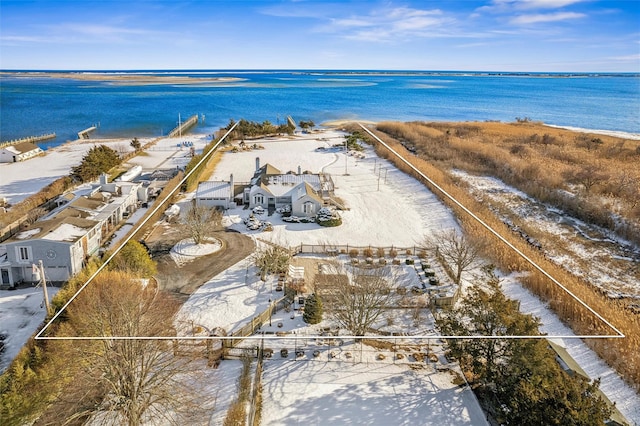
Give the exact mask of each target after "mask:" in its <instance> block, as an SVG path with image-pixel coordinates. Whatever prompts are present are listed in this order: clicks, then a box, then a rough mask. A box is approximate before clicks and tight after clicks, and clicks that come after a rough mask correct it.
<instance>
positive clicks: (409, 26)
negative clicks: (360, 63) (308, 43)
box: [320, 7, 455, 41]
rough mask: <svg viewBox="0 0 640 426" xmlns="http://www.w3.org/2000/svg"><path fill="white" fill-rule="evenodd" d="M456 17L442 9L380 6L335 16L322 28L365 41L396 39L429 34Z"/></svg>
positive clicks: (450, 22)
mask: <svg viewBox="0 0 640 426" xmlns="http://www.w3.org/2000/svg"><path fill="white" fill-rule="evenodd" d="M454 22H455V20H454V19H453V18H451V17H448V16H445V14H444V13H443V12H442V11H441V10H439V9H433V10H421V9H413V8H408V7H397V8H392V9H380V10H375V11H372V12H370V13H369V14H367V15H358V16H350V17H347V18H344V19H333V20H330V21H329V24H328V25H325V26H322V27H321V28H320V31H322V32H333V33H337V34H339V35H341V36H343V37H345V38H348V39H354V40H361V41H392V40H395V39H404V38H407V37H420V36H422V37H427V36H430V35H432V34H433V31H434V30H435V29H441V28H443V27H445V26H446V25H451V24H453V23H454Z"/></svg>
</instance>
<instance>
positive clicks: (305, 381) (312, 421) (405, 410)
mask: <svg viewBox="0 0 640 426" xmlns="http://www.w3.org/2000/svg"><path fill="white" fill-rule="evenodd" d="M276 356H277V357H279V355H274V357H276ZM290 358H292V357H290ZM452 378H453V376H452V375H451V374H450V373H448V372H434V371H433V370H432V369H431V367H430V366H426V367H425V366H424V365H421V366H419V367H418V368H415V367H414V368H413V369H412V368H410V367H408V366H407V365H400V364H398V365H394V364H390V363H380V362H377V361H375V360H372V361H370V362H364V363H350V362H345V361H330V362H325V361H295V360H293V359H287V360H273V361H271V360H269V361H266V362H265V367H264V373H263V398H264V401H263V405H262V422H263V424H268V425H298V424H303V425H330V424H343V425H345V424H358V425H380V426H383V425H384V426H386V425H443V426H445V425H452V426H453V425H456V426H457V425H474V426H475V425H483V424H487V422H486V421H485V417H484V415H483V413H482V411H481V410H480V407H479V406H478V404H477V402H476V400H475V396H474V395H473V392H472V391H471V390H470V389H469V388H466V387H464V388H461V387H458V386H456V385H454V384H453V383H452Z"/></svg>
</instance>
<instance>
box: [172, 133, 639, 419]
mask: <svg viewBox="0 0 640 426" xmlns="http://www.w3.org/2000/svg"><path fill="white" fill-rule="evenodd" d="M323 136H325V137H324V138H322V139H323V140H318V139H314V138H307V139H308V140H306V141H302V140H295V141H265V142H260V143H261V144H262V145H263V146H264V147H265V149H264V150H255V151H251V152H238V153H225V154H224V157H223V160H222V161H221V162H220V163H219V164H218V166H217V168H216V170H215V172H214V176H212V178H211V180H227V179H228V176H229V175H230V174H231V173H233V174H234V178H235V181H236V182H241V181H248V180H249V178H250V177H251V175H252V174H253V171H254V170H255V159H256V157H259V158H260V164H261V165H264V164H265V163H267V162H268V163H270V164H271V165H273V166H275V167H276V168H279V169H280V170H281V171H283V172H286V171H288V170H296V169H297V167H298V165H300V167H301V168H302V170H307V169H308V170H311V171H313V172H318V171H321V170H322V171H325V172H327V173H331V174H332V177H333V179H334V182H335V183H336V187H337V188H336V195H337V196H338V197H340V198H341V199H343V200H344V201H345V203H346V204H347V207H348V208H349V209H350V210H349V211H346V212H340V213H341V215H342V217H343V225H341V226H339V227H336V228H322V227H320V226H318V225H315V224H298V223H286V222H282V221H281V220H280V218H279V217H278V215H277V214H274V215H273V216H267V215H266V214H265V215H264V217H262V219H264V220H267V221H269V222H271V223H272V224H273V231H272V232H260V231H248V230H247V229H246V226H245V225H244V224H243V221H242V219H243V218H245V217H247V216H248V215H249V213H250V212H249V211H248V210H242V209H233V210H229V211H228V212H227V213H226V221H227V222H226V223H227V224H228V225H229V226H231V227H232V228H234V229H237V230H239V231H241V232H245V233H247V234H250V235H254V236H255V237H258V238H260V239H265V240H270V241H273V242H276V243H279V244H282V245H289V246H295V245H298V244H301V243H305V244H347V243H348V244H351V245H369V244H371V245H372V246H390V245H395V246H413V245H414V244H419V243H420V242H421V241H422V239H423V237H424V235H426V234H429V233H430V232H433V231H436V230H439V229H443V228H448V227H452V226H456V225H455V219H454V217H453V216H452V214H451V213H450V212H449V211H448V209H446V208H445V207H444V206H443V205H442V204H441V203H440V202H439V201H438V200H437V198H436V197H435V196H434V195H433V194H431V193H430V192H429V191H428V190H427V189H426V188H425V187H424V186H423V185H421V184H420V183H419V182H418V181H416V180H415V179H413V178H411V177H409V176H407V175H405V174H403V173H401V172H399V171H398V170H397V169H395V168H394V167H393V166H391V165H390V164H389V163H388V162H386V161H384V160H381V159H379V158H377V157H376V156H375V155H374V153H373V152H372V151H371V150H369V149H367V150H365V158H363V159H362V158H357V157H355V156H345V155H344V153H343V152H341V151H329V152H327V151H326V150H325V152H321V151H316V148H317V147H318V146H325V147H326V146H330V145H332V144H334V143H339V142H340V141H341V140H342V136H341V135H340V134H339V133H336V134H335V135H332V134H331V133H329V132H328V135H323ZM345 163H346V170H347V174H346V175H345ZM385 174H386V181H385V179H384V178H385ZM378 183H379V184H380V185H379V188H378ZM244 283H246V285H243V284H244ZM271 285H272V283H271V284H270V283H269V282H266V283H262V282H261V281H259V280H256V278H255V273H253V272H252V271H251V267H250V263H249V262H248V261H245V262H241V263H239V264H238V265H236V266H235V267H234V268H231V269H230V270H228V271H227V272H225V273H223V274H221V275H220V276H218V277H214V278H213V279H212V280H211V281H210V282H209V283H207V284H206V285H204V286H203V287H202V288H201V289H200V290H199V291H197V292H196V293H195V294H194V295H193V297H192V300H189V301H188V302H187V303H186V304H185V306H184V312H183V313H184V314H185V315H186V317H189V316H191V315H194V316H195V318H196V319H197V321H201V322H202V323H206V324H207V327H211V328H214V327H216V326H220V327H223V328H225V329H226V330H232V329H237V328H238V327H239V326H241V325H242V324H245V323H246V322H247V321H248V320H249V319H250V317H252V316H254V315H256V314H257V313H259V312H262V311H264V310H265V309H266V308H267V307H268V303H269V299H270V298H271V297H272V291H271ZM505 289H506V291H507V293H508V295H509V296H510V297H513V298H516V299H519V300H522V310H523V311H524V312H529V313H533V314H534V315H537V316H539V317H540V318H541V319H542V323H543V324H544V326H543V331H544V332H547V333H549V334H550V335H571V334H572V332H571V331H570V330H569V329H567V328H566V327H563V328H560V326H562V324H561V323H560V321H559V320H558V319H557V317H556V316H555V315H554V314H553V313H552V312H551V311H549V310H546V309H544V305H543V304H542V303H541V302H540V301H538V300H537V299H535V298H532V297H531V296H530V295H529V294H528V293H527V292H526V291H524V290H523V289H522V287H520V286H519V285H518V283H517V282H514V281H513V280H512V281H511V282H509V283H508V285H507V284H506V283H505ZM238 302H239V303H238ZM233 304H235V307H233V306H232V305H233ZM239 317H244V318H239ZM274 321H276V319H275V317H274ZM295 321H297V325H295V324H296V323H295ZM279 322H283V325H284V327H283V328H282V329H280V330H282V331H291V329H293V330H296V333H302V334H304V333H308V331H306V332H305V331H304V330H303V327H304V323H302V322H301V319H298V317H297V316H295V315H294V319H293V320H290V321H288V320H287V317H283V319H282V320H280V321H279ZM263 329H264V330H265V332H274V331H278V330H279V329H277V328H274V326H265V327H264V328H263ZM563 344H564V345H565V346H566V347H567V349H568V351H569V353H570V354H571V355H572V356H573V357H574V358H575V359H576V361H577V362H578V363H579V364H580V365H581V366H583V368H584V369H585V370H586V371H587V373H588V374H589V375H590V376H591V377H592V378H594V379H595V378H601V379H602V384H601V388H602V390H603V392H604V393H605V394H606V395H607V396H608V397H609V398H610V399H611V400H612V401H615V402H616V403H617V406H618V409H619V410H620V411H621V413H622V414H623V415H624V416H625V417H626V418H627V419H628V420H629V421H631V422H632V424H640V408H639V407H640V397H639V396H638V395H637V394H636V393H635V392H634V391H633V390H632V389H631V388H630V387H629V386H627V385H626V384H624V382H623V381H622V380H621V379H620V377H618V376H617V374H616V373H615V372H614V371H612V370H611V369H610V368H608V367H607V366H606V365H605V364H604V362H602V361H601V360H600V359H599V358H598V357H597V356H596V355H595V354H594V353H593V352H592V351H591V350H589V349H588V348H587V347H586V346H585V345H584V344H583V343H582V342H581V341H580V340H577V339H566V340H565V341H564V342H563ZM278 356H279V355H277V354H276V355H274V357H278ZM305 356H307V357H308V355H305ZM271 363H273V361H271V360H269V361H268V362H267V365H266V367H265V383H266V384H265V389H270V390H269V391H268V392H266V395H267V396H266V398H265V402H264V404H265V405H264V410H265V414H264V416H265V417H264V418H265V419H268V420H269V421H270V422H271V423H273V424H297V422H302V421H310V422H311V423H312V424H313V422H314V419H318V420H316V422H318V421H320V420H322V422H325V420H326V421H328V422H332V421H338V422H340V421H342V420H343V419H344V420H345V422H349V421H358V420H357V419H360V418H362V419H363V423H366V422H367V421H366V420H364V419H369V420H370V419H371V418H366V417H362V416H364V414H363V413H362V412H360V411H359V410H360V409H361V408H362V409H363V411H368V410H372V411H376V412H377V410H378V409H379V410H381V411H380V412H379V413H378V415H379V416H381V417H380V418H382V419H384V418H385V410H384V407H385V404H387V405H388V406H393V404H394V401H395V400H394V398H400V396H399V395H403V397H404V396H405V393H404V391H400V389H403V386H405V384H406V382H407V381H409V382H410V381H412V380H414V378H413V377H412V376H411V375H407V376H405V375H403V374H400V375H399V376H398V377H397V378H396V379H395V381H392V382H393V383H394V384H397V387H396V388H395V390H394V391H392V390H391V389H389V388H388V387H385V386H383V385H384V384H387V385H388V384H389V383H390V382H387V381H386V379H384V378H380V379H378V380H376V379H375V373H372V375H371V376H367V375H366V373H365V372H363V371H358V370H357V369H356V370H354V372H353V373H352V374H351V373H349V370H348V369H345V370H344V378H341V379H340V380H337V379H335V378H334V377H336V376H339V375H340V374H339V372H338V371H337V370H334V368H335V369H339V368H340V367H334V366H335V364H337V363H335V364H330V365H329V363H326V365H324V364H323V363H320V362H317V361H309V362H299V363H293V366H292V365H291V364H292V363H287V362H284V363H281V364H280V365H278V364H275V365H271ZM318 364H319V365H318ZM366 366H367V363H365V365H364V366H362V365H361V366H359V367H357V368H366ZM369 366H371V365H369ZM349 367H350V366H349ZM371 367H372V366H371ZM380 368H381V367H380V366H379V365H375V368H373V370H372V371H379V369H380ZM392 368H397V366H394V367H392ZM325 371H326V374H327V375H326V376H322V374H323V372H325ZM363 375H364V376H363ZM315 377H319V380H318V381H317V382H316V380H315ZM350 380H351V381H350ZM428 380H434V379H428ZM432 383H433V381H432ZM302 386H304V389H305V390H306V391H307V392H308V394H304V393H302V392H300V391H299V389H302ZM371 387H375V388H376V389H377V391H378V392H379V394H378V396H377V397H376V396H373V397H371V398H365V397H362V396H358V395H360V393H361V392H362V391H363V390H366V389H368V388H371ZM391 387H393V386H391ZM445 389H447V387H446V386H444V385H443V386H441V387H440V391H442V392H444V390H445ZM296 390H298V391H296ZM269 395H274V396H273V397H270V396H269ZM382 395H386V396H388V397H389V398H387V397H383V396H382ZM406 397H407V398H409V399H411V395H408V396H406ZM348 398H351V400H350V401H349V402H352V403H353V406H354V407H358V408H355V409H354V410H355V411H349V409H347V408H345V410H346V412H345V413H343V414H341V410H335V411H332V407H336V406H338V407H344V406H345V405H346V404H344V403H343V401H345V400H348ZM390 398H391V399H390ZM272 399H273V400H272ZM365 399H366V400H365ZM433 400H434V401H439V399H438V397H437V396H434V397H433ZM422 402H423V403H425V401H422ZM449 402H450V403H451V401H449ZM300 404H302V407H301V409H298V405H300ZM371 404H372V405H371ZM364 406H366V410H365V409H364V408H363V407H364ZM302 408H303V409H302ZM452 409H455V408H453V407H452ZM429 412H433V408H432V410H431V411H429ZM358 413H360V415H358ZM287 414H288V415H287ZM341 415H344V416H345V417H344V418H342V417H340V416H341ZM351 416H353V417H351ZM354 419H356V420H354ZM461 419H462V418H460V419H457V420H456V421H452V419H451V418H443V417H438V416H436V417H435V418H434V423H433V424H438V423H437V422H438V421H441V422H442V423H441V424H458V423H461V422H462V423H464V421H467V420H461ZM472 419H475V418H473V417H472ZM400 421H401V422H405V423H409V422H411V419H400ZM421 421H422V422H429V420H426V419H425V418H422V419H421ZM472 421H473V420H472ZM271 423H270V424H271ZM380 424H382V423H380ZM426 424H429V423H426Z"/></svg>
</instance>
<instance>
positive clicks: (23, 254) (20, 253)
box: [16, 247, 31, 262]
mask: <svg viewBox="0 0 640 426" xmlns="http://www.w3.org/2000/svg"><path fill="white" fill-rule="evenodd" d="M16 256H17V258H18V262H29V261H30V260H31V247H17V248H16Z"/></svg>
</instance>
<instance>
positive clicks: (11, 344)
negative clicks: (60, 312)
mask: <svg viewBox="0 0 640 426" xmlns="http://www.w3.org/2000/svg"><path fill="white" fill-rule="evenodd" d="M58 290H59V289H58V288H57V287H51V286H48V287H47V294H48V295H49V299H51V298H53V296H54V295H55V294H56V293H57V292H58ZM45 316H46V309H45V307H44V294H43V291H42V288H41V287H29V288H22V289H18V290H11V291H9V290H2V291H0V335H5V336H6V340H5V341H4V351H3V352H0V373H2V372H3V371H4V370H5V369H6V368H7V367H8V366H9V364H10V363H11V361H12V360H13V358H15V356H16V355H17V354H18V352H20V349H21V348H22V347H23V346H24V344H25V343H26V342H27V340H29V337H31V335H32V334H33V332H34V331H35V330H36V329H37V328H38V327H39V326H40V324H42V322H43V321H44V318H45Z"/></svg>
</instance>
